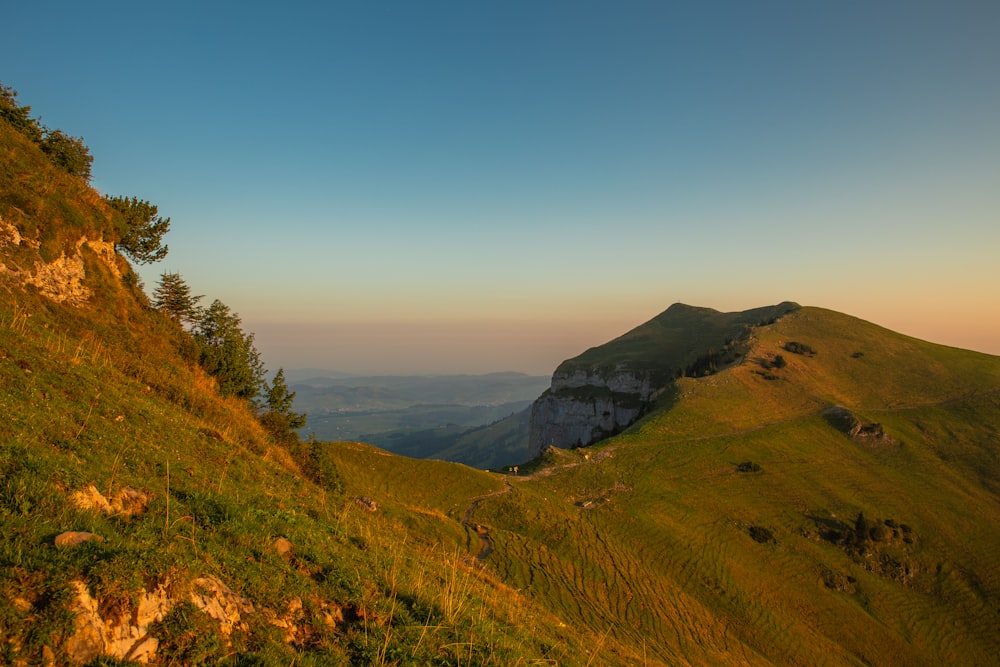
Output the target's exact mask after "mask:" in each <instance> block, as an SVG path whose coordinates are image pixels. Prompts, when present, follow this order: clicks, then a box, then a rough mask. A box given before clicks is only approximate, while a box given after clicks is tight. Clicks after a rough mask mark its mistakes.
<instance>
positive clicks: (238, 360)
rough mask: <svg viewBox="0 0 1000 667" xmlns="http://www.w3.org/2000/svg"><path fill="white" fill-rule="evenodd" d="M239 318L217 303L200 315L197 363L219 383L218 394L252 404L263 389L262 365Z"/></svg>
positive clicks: (197, 335)
mask: <svg viewBox="0 0 1000 667" xmlns="http://www.w3.org/2000/svg"><path fill="white" fill-rule="evenodd" d="M241 324H242V323H241V321H240V317H239V315H237V314H236V313H234V312H232V311H231V310H230V309H229V306H227V305H226V304H224V303H222V302H221V301H219V300H218V299H216V300H215V301H213V302H212V305H211V306H209V307H208V308H207V309H206V310H205V311H203V312H202V315H201V319H200V320H199V321H198V323H197V324H196V325H195V331H194V339H195V342H197V343H198V347H199V349H200V353H199V362H200V364H201V366H202V368H204V369H205V371H206V372H207V373H208V374H209V375H213V376H215V378H216V380H217V381H218V383H219V393H221V394H222V395H223V396H236V397H237V398H245V399H247V400H249V401H252V402H255V401H256V400H257V397H258V396H260V393H261V390H263V389H264V387H265V385H266V383H265V382H264V364H263V362H262V361H261V359H260V352H258V351H257V348H255V347H254V344H253V334H252V333H244V331H243V329H242V328H241Z"/></svg>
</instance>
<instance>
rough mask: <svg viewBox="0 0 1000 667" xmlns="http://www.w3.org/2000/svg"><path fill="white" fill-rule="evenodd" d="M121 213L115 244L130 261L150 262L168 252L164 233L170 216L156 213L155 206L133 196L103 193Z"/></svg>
mask: <svg viewBox="0 0 1000 667" xmlns="http://www.w3.org/2000/svg"><path fill="white" fill-rule="evenodd" d="M105 201H106V202H107V203H108V205H109V206H111V208H112V209H114V210H115V211H117V212H118V213H119V214H120V217H119V220H118V223H119V224H118V232H119V234H120V235H121V238H120V239H119V240H118V242H117V243H116V244H115V247H116V248H117V249H118V250H119V251H121V252H122V253H123V254H124V255H125V256H126V257H128V258H129V259H131V260H132V261H133V262H138V263H139V264H152V263H153V262H158V261H160V260H161V259H163V258H164V257H166V256H167V246H165V245H163V236H164V234H166V233H167V231H168V230H169V229H170V218H161V217H159V216H158V215H157V213H158V210H157V207H156V206H155V205H153V204H150V203H149V202H148V201H142V200H141V199H137V198H136V197H132V198H131V199H129V198H128V197H105Z"/></svg>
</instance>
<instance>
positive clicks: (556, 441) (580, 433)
mask: <svg viewBox="0 0 1000 667" xmlns="http://www.w3.org/2000/svg"><path fill="white" fill-rule="evenodd" d="M662 389H663V387H661V386H657V384H656V382H655V381H654V379H653V375H652V374H650V373H641V372H636V371H631V370H620V371H612V372H607V371H604V370H590V371H584V370H575V371H570V372H565V371H562V372H561V371H558V370H557V371H556V373H555V374H554V375H553V376H552V386H551V388H550V389H549V390H548V391H547V392H545V394H543V395H542V396H541V397H540V398H539V399H538V400H537V401H535V403H534V405H532V407H531V430H530V435H529V441H528V449H529V455H530V456H531V457H532V458H534V457H536V456H538V455H539V454H540V453H541V452H542V450H544V449H545V448H546V447H548V446H550V445H554V446H556V447H562V448H566V447H581V446H585V445H589V444H592V443H594V442H597V441H598V440H602V439H604V438H607V437H608V436H611V435H614V434H615V433H618V432H620V431H621V430H623V429H624V428H626V427H628V426H630V425H631V424H633V423H634V422H635V420H636V419H638V418H639V417H640V416H641V415H642V413H643V412H645V410H646V408H647V406H648V405H649V404H650V402H651V401H652V400H654V399H655V398H656V396H657V395H658V394H659V392H660V391H661V390H662Z"/></svg>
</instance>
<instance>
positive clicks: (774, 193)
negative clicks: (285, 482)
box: [0, 0, 1000, 375]
mask: <svg viewBox="0 0 1000 667" xmlns="http://www.w3.org/2000/svg"><path fill="white" fill-rule="evenodd" d="M5 22H6V25H5V27H6V30H5V38H4V40H2V41H0V62H3V63H4V68H3V72H2V73H0V81H2V82H3V83H4V84H6V85H8V86H11V87H13V88H14V89H16V90H18V91H19V93H20V97H19V102H20V103H21V104H26V105H30V106H31V107H32V113H33V115H35V116H40V117H41V118H42V120H43V122H44V124H45V125H47V126H49V127H52V128H59V129H62V130H63V131H64V132H67V133H68V134H70V135H74V136H81V135H82V136H83V138H84V141H85V143H86V144H87V145H88V146H89V147H90V149H91V152H92V154H93V156H94V165H93V185H94V186H95V187H96V188H97V189H98V190H99V191H101V192H103V193H107V194H112V195H126V196H137V197H139V198H142V199H147V200H149V201H151V202H152V203H154V204H157V205H158V206H159V209H160V214H161V215H163V216H166V217H170V218H171V221H172V222H171V230H170V232H169V234H168V235H167V237H166V242H167V244H168V245H169V248H170V252H169V255H168V256H167V258H166V259H165V260H164V261H162V262H159V263H157V264H154V265H151V266H143V267H139V273H140V275H141V277H142V278H143V280H144V282H145V285H146V289H147V291H151V290H152V289H153V287H154V286H155V283H156V280H157V278H158V276H159V275H160V274H161V273H162V272H176V273H180V274H181V275H182V276H183V277H184V278H185V280H186V281H187V282H188V284H189V285H190V286H191V288H192V291H193V293H194V294H204V295H206V301H205V303H206V304H207V303H209V302H210V301H211V300H213V299H216V298H217V299H220V300H222V301H223V302H224V303H226V304H227V305H228V306H229V307H230V308H231V309H232V310H233V311H235V312H237V313H239V314H240V316H241V317H242V319H243V322H244V324H245V326H246V328H247V329H248V330H249V331H253V332H254V333H255V335H256V341H257V344H258V348H259V349H260V350H261V352H262V354H263V356H264V360H265V363H266V365H267V366H268V367H269V368H271V369H276V368H278V367H282V366H283V367H292V366H302V365H309V366H328V367H331V368H334V369H337V370H344V371H347V372H356V371H357V372H363V373H376V372H377V373H385V372H389V373H452V372H492V371H502V370H512V371H519V372H527V373H530V374H539V375H541V374H550V373H551V372H552V371H553V370H554V369H555V367H556V365H558V363H559V362H561V361H562V360H564V359H566V358H569V357H572V356H575V355H577V354H579V353H581V352H583V351H584V350H586V349H587V348H589V347H592V346H595V345H600V344H602V343H604V342H607V341H608V340H611V339H612V338H614V337H616V336H618V335H620V334H622V333H624V332H625V331H628V330H629V329H631V328H633V327H635V326H638V325H639V324H641V323H643V322H645V321H647V320H648V319H650V318H652V317H654V316H656V315H657V314H658V313H660V312H662V311H663V310H665V309H666V308H667V307H668V306H670V305H671V304H672V303H674V302H684V303H688V304H692V305H698V306H706V307H710V308H715V309H717V310H721V311H736V310H745V309H748V308H754V307H758V306H762V305H767V304H773V303H778V302H780V301H783V300H794V301H797V302H799V303H801V304H803V305H815V306H821V307H825V308H830V309H833V310H838V311H841V312H844V313H847V314H849V315H853V316H856V317H860V318H862V319H865V320H868V321H871V322H874V323H876V324H879V325H881V326H885V327H887V328H890V329H893V330H895V331H899V332H901V333H904V334H907V335H910V336H915V337H918V338H924V339H926V340H930V341H933V342H937V343H943V344H946V345H952V346H957V347H967V348H971V349H974V350H978V351H982V352H987V353H991V354H1000V299H997V297H996V295H997V294H1000V268H998V262H997V259H996V252H997V249H998V248H1000V224H998V221H1000V188H998V187H997V184H998V183H1000V86H997V85H996V66H997V64H998V63H1000V40H998V39H996V27H997V26H998V25H1000V3H984V2H976V1H973V0H959V1H958V2H950V3H940V2H930V1H922V0H909V1H905V2H904V1H902V0H900V1H896V0H890V1H886V2H878V3H800V2H792V1H790V0H789V1H779V2H773V3H745V2H736V1H732V2H721V3H712V4H705V3H661V2H653V1H644V0H643V1H636V2H629V3H621V4H614V5H612V4H608V3H603V2H590V1H587V0H583V1H574V2H561V1H556V2H552V3H544V4H539V3H529V2H510V3H503V4H500V3H497V4H490V3H454V4H448V3H443V4H437V3H436V4H433V5H427V4H423V3H411V2H399V1H389V2H385V3H379V4H378V5H371V4H368V3H361V4H356V3H351V4H339V3H320V2H290V3H285V4H283V5H281V7H280V8H279V7H277V6H275V5H271V4H264V3H254V2H240V3H236V2H226V1H220V2H214V3H209V4H205V3H194V2H188V1H185V0H181V1H179V2H175V3H161V4H149V5H145V4H143V5H135V4H129V5H128V6H127V7H125V6H122V7H118V6H116V5H115V4H113V3H112V4H97V5H94V4H81V3H65V2H44V1H43V2H36V3H20V4H18V5H17V6H15V7H12V8H10V9H9V10H7V11H6V12H5Z"/></svg>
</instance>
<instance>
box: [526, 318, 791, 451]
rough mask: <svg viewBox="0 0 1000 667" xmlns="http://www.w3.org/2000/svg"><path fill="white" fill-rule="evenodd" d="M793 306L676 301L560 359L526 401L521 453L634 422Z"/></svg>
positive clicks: (729, 358)
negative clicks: (684, 378)
mask: <svg viewBox="0 0 1000 667" xmlns="http://www.w3.org/2000/svg"><path fill="white" fill-rule="evenodd" d="M798 308H799V306H798V305H797V304H795V303H791V302H784V303H781V304H778V305H776V306H768V307H764V308H755V309H753V310H747V311H743V312H736V313H721V312H719V311H716V310H712V309H710V308H697V307H693V306H687V305H685V304H681V303H677V304H674V305H673V306H671V307H670V308H668V309H667V310H666V311H664V312H663V313H661V314H660V315H658V316H657V317H655V318H653V319H652V320H650V321H649V322H646V323H645V324H643V325H641V326H639V327H637V328H635V329H633V330H632V331H629V332H628V333H626V334H624V335H623V336H621V337H619V338H616V339H615V340H613V341H611V342H609V343H606V344H605V345H601V346H599V347H595V348H591V349H590V350H587V351H586V352H584V353H583V354H581V355H580V356H578V357H575V358H574V359H570V360H568V361H565V362H563V363H562V364H561V365H560V366H559V368H557V369H556V371H555V373H554V374H553V375H552V384H551V386H550V388H549V389H548V390H547V391H546V392H545V393H544V394H542V396H541V397H539V398H538V400H536V401H535V403H534V404H533V405H532V406H531V425H530V432H529V441H528V454H529V456H530V457H531V458H534V457H536V456H538V455H539V454H541V453H542V451H543V450H544V449H545V448H546V447H549V446H555V447H559V448H572V447H583V446H586V445H590V444H593V443H595V442H598V441H599V440H603V439H604V438H607V437H610V436H612V435H615V434H617V433H620V432H621V431H623V430H624V429H626V428H628V427H629V426H631V425H632V424H634V423H635V422H636V420H638V419H639V418H640V417H641V416H642V415H643V414H644V413H645V412H646V411H647V410H648V409H649V407H650V406H651V405H652V404H653V403H654V402H655V401H656V399H657V398H659V397H660V396H661V395H662V393H663V392H664V391H665V390H667V389H669V388H670V387H671V386H673V381H674V379H675V378H677V377H679V376H680V375H684V374H688V375H690V374H697V375H701V374H705V373H710V372H714V371H715V370H716V369H717V368H718V367H720V366H723V365H726V364H729V363H732V362H734V361H736V360H737V359H739V358H741V356H742V350H743V344H744V343H745V342H746V340H747V338H748V337H749V334H750V329H751V328H752V327H754V326H760V325H763V324H768V323H771V322H774V321H775V320H777V319H778V318H780V317H781V316H783V315H785V314H787V313H789V312H792V311H794V310H797V309H798Z"/></svg>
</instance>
